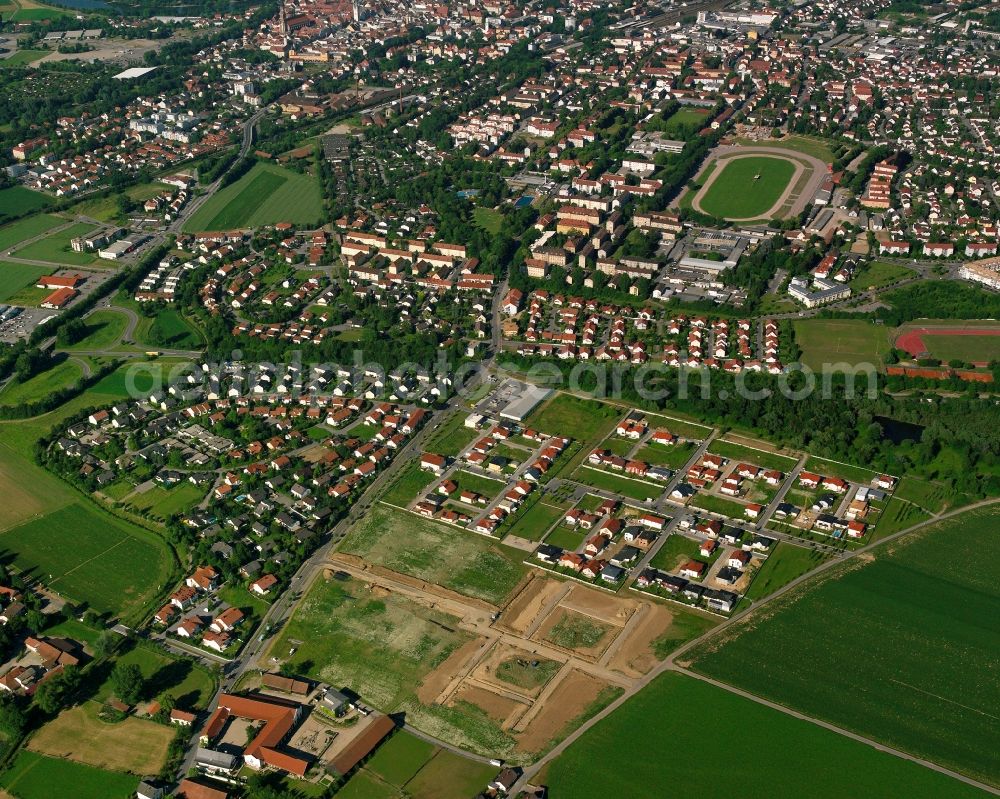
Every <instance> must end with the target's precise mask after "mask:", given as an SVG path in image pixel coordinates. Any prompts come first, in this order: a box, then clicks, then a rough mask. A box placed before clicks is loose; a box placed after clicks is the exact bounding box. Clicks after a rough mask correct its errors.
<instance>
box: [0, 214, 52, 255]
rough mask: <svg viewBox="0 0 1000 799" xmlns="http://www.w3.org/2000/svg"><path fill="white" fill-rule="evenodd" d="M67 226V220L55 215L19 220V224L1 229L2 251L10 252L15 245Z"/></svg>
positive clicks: (0, 246)
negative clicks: (60, 226)
mask: <svg viewBox="0 0 1000 799" xmlns="http://www.w3.org/2000/svg"><path fill="white" fill-rule="evenodd" d="M65 224H66V220H65V219H63V218H62V217H60V216H54V215H53V214H37V215H36V216H29V217H26V218H24V219H19V220H18V221H17V222H12V223H11V224H9V225H7V226H5V227H0V250H8V249H10V248H11V247H13V246H14V245H15V244H20V243H21V242H22V241H25V240H26V239H31V238H34V237H35V236H41V235H42V234H43V233H45V232H46V231H49V230H52V228H54V227H58V226H59V225H65Z"/></svg>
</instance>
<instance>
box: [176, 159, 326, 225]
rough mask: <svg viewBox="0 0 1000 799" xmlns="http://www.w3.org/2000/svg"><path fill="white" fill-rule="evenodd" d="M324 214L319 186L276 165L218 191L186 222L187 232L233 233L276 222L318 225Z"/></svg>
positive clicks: (259, 167) (263, 166)
mask: <svg viewBox="0 0 1000 799" xmlns="http://www.w3.org/2000/svg"><path fill="white" fill-rule="evenodd" d="M321 212H322V198H321V196H320V191H319V183H318V182H317V181H316V179H315V178H313V177H310V176H309V175H300V174H299V173H297V172H292V171H291V170H288V169H283V168H282V167H279V166H277V165H275V164H267V163H259V164H257V165H255V166H254V167H253V168H252V169H251V170H250V171H249V172H247V174H245V175H244V176H243V177H241V178H240V179H239V180H237V181H236V182H235V183H233V184H231V185H229V186H226V188H224V189H222V191H219V192H216V193H215V194H214V195H213V196H212V198H211V199H210V200H208V201H207V202H206V203H205V204H204V205H203V206H201V208H199V209H198V210H197V211H196V212H195V213H194V215H193V216H192V217H191V218H190V219H189V220H188V221H187V222H186V223H185V225H184V229H185V230H186V231H188V232H198V231H204V230H231V229H233V228H243V227H253V226H259V225H271V224H275V223H277V222H292V223H294V224H305V225H310V224H315V223H316V222H318V221H319V218H320V215H321Z"/></svg>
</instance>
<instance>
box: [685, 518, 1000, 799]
mask: <svg viewBox="0 0 1000 799" xmlns="http://www.w3.org/2000/svg"><path fill="white" fill-rule="evenodd" d="M998 523H1000V512H998V511H996V510H978V511H971V512H969V513H967V514H963V515H961V516H958V517H956V518H954V519H950V520H947V521H944V522H940V523H938V524H935V525H933V526H932V527H930V528H927V529H925V530H923V531H921V532H920V533H917V534H915V535H914V536H912V537H910V538H908V539H905V540H902V541H897V542H894V543H893V544H892V545H891V546H890V547H888V548H887V549H885V550H879V551H877V552H876V553H874V558H873V560H871V561H861V562H857V563H850V564H846V565H845V566H844V567H842V568H840V569H839V570H835V571H834V573H833V574H832V575H831V576H828V577H824V578H823V579H822V580H821V581H820V583H819V584H818V585H811V584H809V583H807V584H805V585H804V586H803V587H802V588H799V589H796V590H795V591H792V592H790V593H789V594H788V595H786V596H785V597H782V598H781V599H779V600H777V602H776V604H775V606H774V609H773V611H772V612H770V613H769V614H768V616H767V617H766V618H757V619H755V620H754V622H753V623H752V624H745V625H737V626H735V627H734V628H733V630H732V632H728V631H727V633H726V634H725V635H724V636H722V637H720V638H721V640H718V641H712V642H711V643H710V644H707V645H705V646H704V647H703V648H702V649H701V650H700V651H696V652H695V653H693V655H692V660H693V661H694V668H695V669H696V670H697V671H699V672H703V673H705V674H707V675H709V676H711V677H715V678H716V679H719V680H723V681H725V682H729V683H732V684H735V685H737V686H739V687H741V688H744V689H745V690H748V691H751V692H752V693H755V694H759V695H760V696H763V697H766V698H768V699H772V700H774V701H777V702H780V703H782V704H784V705H788V706H789V707H793V708H795V709H797V710H800V711H802V712H804V713H807V714H809V715H813V716H816V717H818V718H822V719H826V720H827V721H830V722H833V723H835V724H838V725H840V726H843V727H846V728H848V729H850V730H853V731H855V732H859V733H861V734H863V735H866V736H869V737H872V738H875V739H876V740H879V741H882V742H884V743H887V744H889V745H891V746H895V747H897V748H900V749H903V750H904V751H907V752H910V753H913V754H915V755H919V756H922V757H926V758H928V759H930V760H932V761H934V762H936V763H940V764H942V765H944V766H947V767H949V768H952V769H954V770H956V771H960V772H963V773H966V774H969V775H970V776H973V777H976V778H978V779H981V780H983V781H985V782H989V783H992V784H994V785H1000V761H998V760H997V758H996V751H997V745H998V742H1000V717H998V716H997V714H996V709H997V707H1000V682H998V681H997V680H996V652H998V651H1000V617H998V615H997V613H996V607H997V603H998V601H1000V586H998V585H997V582H996V580H995V578H994V575H993V573H992V568H990V566H989V565H988V564H991V563H992V562H993V560H994V558H997V557H1000V537H998V536H997V535H994V534H984V533H986V532H987V531H995V530H996V529H997V525H998ZM748 663H752V664H754V668H752V669H748V668H747V665H746V664H748ZM897 795H898V792H897Z"/></svg>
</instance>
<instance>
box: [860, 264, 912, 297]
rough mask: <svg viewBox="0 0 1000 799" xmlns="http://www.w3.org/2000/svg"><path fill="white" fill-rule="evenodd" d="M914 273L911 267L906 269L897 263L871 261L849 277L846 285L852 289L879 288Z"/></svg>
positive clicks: (866, 289)
mask: <svg viewBox="0 0 1000 799" xmlns="http://www.w3.org/2000/svg"><path fill="white" fill-rule="evenodd" d="M915 274H916V272H914V271H913V270H912V269H907V268H906V267H905V266H900V265H899V264H891V263H888V262H886V261H872V262H871V263H870V264H868V265H867V266H865V267H864V268H863V269H862V270H861V271H859V272H858V274H856V275H855V276H854V277H853V278H851V280H850V282H849V283H848V285H849V286H850V287H851V290H852V291H856V292H857V291H868V290H869V289H873V288H874V289H881V288H885V287H886V286H889V285H892V284H893V283H896V282H898V281H900V280H906V279H907V278H910V277H913V276H914V275H915Z"/></svg>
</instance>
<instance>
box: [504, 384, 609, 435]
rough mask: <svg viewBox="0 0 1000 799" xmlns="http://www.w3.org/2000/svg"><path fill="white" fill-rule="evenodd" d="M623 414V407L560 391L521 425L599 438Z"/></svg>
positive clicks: (554, 433)
mask: <svg viewBox="0 0 1000 799" xmlns="http://www.w3.org/2000/svg"><path fill="white" fill-rule="evenodd" d="M623 415H624V414H623V411H622V409H621V408H616V407H615V406H613V405H607V404H606V403H603V402H598V401H597V400H592V399H582V398H580V397H575V396H573V395H572V394H562V393H559V394H556V395H555V396H554V397H552V398H551V399H550V400H549V401H548V402H546V403H545V404H544V405H542V406H541V407H540V408H538V409H537V410H536V411H535V412H534V413H532V414H531V416H530V417H528V419H527V420H526V421H525V423H524V426H525V427H531V428H533V429H535V430H538V431H540V432H542V433H545V434H546V435H552V436H568V437H569V438H573V439H576V440H577V441H598V440H600V439H603V438H604V437H606V436H607V435H608V433H609V432H610V431H611V429H612V428H613V427H614V426H615V424H616V423H617V422H618V420H619V419H620V418H621V417H622V416H623Z"/></svg>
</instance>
